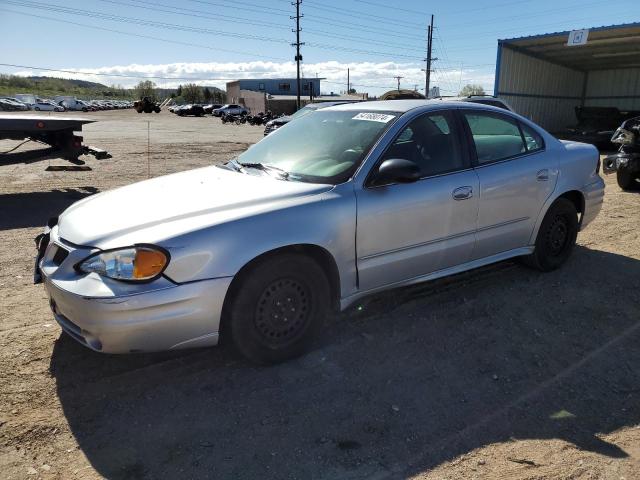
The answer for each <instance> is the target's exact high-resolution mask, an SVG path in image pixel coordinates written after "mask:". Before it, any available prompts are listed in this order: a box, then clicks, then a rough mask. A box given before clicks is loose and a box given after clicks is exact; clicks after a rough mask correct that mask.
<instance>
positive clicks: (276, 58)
mask: <svg viewBox="0 0 640 480" xmlns="http://www.w3.org/2000/svg"><path fill="white" fill-rule="evenodd" d="M0 11H4V12H9V13H15V14H18V15H24V16H26V17H33V18H41V19H43V20H50V21H53V22H60V23H66V24H68V25H75V26H77V27H82V28H88V29H91V30H102V31H105V32H110V33H118V34H121V35H128V36H131V37H137V38H144V39H148V40H154V41H159V42H166V43H173V44H176V45H183V46H186V47H198V48H206V49H208V50H214V51H218V52H227V53H234V54H236V55H244V56H249V57H254V58H264V59H267V60H288V59H287V58H283V57H270V56H266V55H260V54H256V53H249V52H243V51H239V50H230V49H227V48H219V47H212V46H210V45H202V44H199V43H191V42H181V41H179V40H169V39H167V38H162V37H155V36H152V35H143V34H140V33H132V32H124V31H122V30H115V29H112V28H106V27H100V26H97V25H87V24H86V23H79V22H73V21H71V20H62V19H60V18H53V17H47V16H45V15H36V14H34V13H27V12H20V11H17V10H11V9H8V8H0Z"/></svg>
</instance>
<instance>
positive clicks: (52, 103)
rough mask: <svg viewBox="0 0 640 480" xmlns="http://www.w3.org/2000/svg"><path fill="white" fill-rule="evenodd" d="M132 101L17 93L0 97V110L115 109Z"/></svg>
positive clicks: (128, 106)
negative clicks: (39, 96) (44, 96)
mask: <svg viewBox="0 0 640 480" xmlns="http://www.w3.org/2000/svg"><path fill="white" fill-rule="evenodd" d="M131 107H133V102H129V101H127V100H78V99H77V98H75V97H70V96H58V97H54V98H53V99H47V98H38V97H36V96H35V95H30V94H19V95H16V97H0V111H5V112H21V111H27V110H35V111H37V112H41V111H42V112H64V111H67V110H70V111H81V112H96V111H99V110H115V109H121V108H131Z"/></svg>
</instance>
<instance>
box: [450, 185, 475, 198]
mask: <svg viewBox="0 0 640 480" xmlns="http://www.w3.org/2000/svg"><path fill="white" fill-rule="evenodd" d="M451 196H452V197H453V199H454V200H466V199H467V198H471V197H473V188H471V187H469V186H466V187H458V188H456V189H455V190H454V191H453V192H451Z"/></svg>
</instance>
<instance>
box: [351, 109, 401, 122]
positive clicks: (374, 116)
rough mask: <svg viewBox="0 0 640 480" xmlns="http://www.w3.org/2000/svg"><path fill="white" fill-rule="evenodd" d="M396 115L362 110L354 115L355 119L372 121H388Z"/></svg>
mask: <svg viewBox="0 0 640 480" xmlns="http://www.w3.org/2000/svg"><path fill="white" fill-rule="evenodd" d="M394 118H396V117H395V115H387V114H384V113H369V112H362V113H359V114H357V115H356V116H355V117H353V120H369V121H370V122H382V123H387V122H389V121H390V120H393V119H394Z"/></svg>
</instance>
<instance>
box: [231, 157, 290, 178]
mask: <svg viewBox="0 0 640 480" xmlns="http://www.w3.org/2000/svg"><path fill="white" fill-rule="evenodd" d="M235 163H236V164H237V165H239V166H240V168H244V167H248V168H257V169H258V170H262V171H265V172H269V171H271V172H276V173H277V174H278V175H280V176H281V177H282V178H283V179H284V180H288V179H289V172H287V171H286V170H283V169H282V168H279V167H274V166H273V165H269V164H265V163H242V162H238V161H235Z"/></svg>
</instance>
